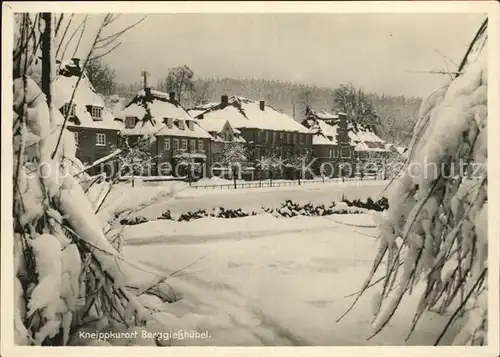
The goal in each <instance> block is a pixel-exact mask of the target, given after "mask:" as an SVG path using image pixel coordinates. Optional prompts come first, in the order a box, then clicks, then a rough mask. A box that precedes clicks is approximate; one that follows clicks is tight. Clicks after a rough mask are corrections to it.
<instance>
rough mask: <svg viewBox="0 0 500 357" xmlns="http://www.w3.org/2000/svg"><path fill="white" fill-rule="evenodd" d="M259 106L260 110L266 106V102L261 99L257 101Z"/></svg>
mask: <svg viewBox="0 0 500 357" xmlns="http://www.w3.org/2000/svg"><path fill="white" fill-rule="evenodd" d="M259 106H260V110H262V111H264V109H265V108H266V102H264V101H263V100H261V101H260V102H259Z"/></svg>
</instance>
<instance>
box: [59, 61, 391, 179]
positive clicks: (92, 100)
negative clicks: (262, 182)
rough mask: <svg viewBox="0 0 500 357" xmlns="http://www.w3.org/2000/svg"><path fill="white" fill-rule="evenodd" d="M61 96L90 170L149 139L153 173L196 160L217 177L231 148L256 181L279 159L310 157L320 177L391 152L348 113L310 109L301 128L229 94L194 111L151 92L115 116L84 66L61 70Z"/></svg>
mask: <svg viewBox="0 0 500 357" xmlns="http://www.w3.org/2000/svg"><path fill="white" fill-rule="evenodd" d="M80 76H82V78H81V80H80V81H79V83H78V78H79V77H80ZM77 83H78V87H77V90H76V91H75V94H74V98H73V101H72V103H73V104H72V105H71V106H70V102H71V97H72V95H73V90H74V88H75V86H76V85H77ZM54 90H55V95H54V97H55V98H56V105H57V107H58V108H59V109H60V111H61V112H62V113H63V114H69V119H68V126H67V127H68V129H69V130H70V131H72V132H73V133H74V135H75V139H76V141H77V145H78V150H77V156H78V157H79V159H80V160H81V161H82V162H83V163H84V164H89V163H92V162H95V161H96V160H98V159H100V158H102V157H104V156H106V155H109V154H110V153H111V152H112V151H113V150H114V148H116V147H119V146H120V145H122V144H123V141H124V140H125V141H127V142H128V143H129V144H133V143H134V142H136V141H137V140H139V139H141V138H144V137H149V138H150V139H151V140H150V145H151V147H150V150H151V153H152V156H154V158H155V159H154V160H153V163H154V166H155V172H151V171H150V172H149V173H150V174H155V175H176V174H178V172H174V170H173V168H175V167H177V166H178V164H179V163H181V162H183V161H185V160H187V159H189V160H191V161H192V162H195V163H197V164H199V165H200V167H202V168H203V169H204V170H205V172H206V174H207V175H208V176H210V174H211V173H213V171H211V169H210V168H211V167H213V164H214V163H219V162H220V161H221V160H222V155H223V148H224V145H225V143H227V142H236V143H239V144H241V145H244V146H246V147H247V148H248V150H247V152H248V153H249V155H248V158H247V162H246V165H244V170H243V175H244V176H246V177H247V178H249V179H255V178H256V176H255V175H265V174H266V173H265V172H259V170H257V173H256V170H255V169H256V168H257V167H258V165H257V163H258V162H259V161H261V160H262V158H263V157H266V155H269V153H271V152H274V153H276V152H278V155H279V156H280V157H282V158H287V157H290V156H292V155H295V154H297V155H304V154H308V153H309V154H310V157H311V158H315V159H316V160H315V165H314V170H316V171H317V170H318V169H319V166H320V165H321V163H323V162H325V161H328V162H335V163H337V164H338V163H340V162H345V161H356V160H359V159H366V158H370V157H374V156H376V157H377V156H378V157H381V156H383V155H384V154H385V153H387V152H389V150H390V148H388V147H386V143H385V142H384V141H383V140H382V139H380V138H379V137H377V136H376V135H375V134H374V133H373V132H371V131H369V130H367V129H366V128H364V127H354V126H353V125H352V124H351V123H349V121H348V118H347V115H346V114H345V113H336V114H331V113H327V112H325V111H314V110H310V109H308V111H307V113H306V117H305V118H304V119H303V120H302V121H301V122H298V121H296V120H294V119H293V118H291V117H290V116H288V115H286V114H284V113H282V112H280V111H278V110H276V109H274V108H273V107H271V106H270V105H269V104H268V103H265V102H264V101H254V100H250V99H246V98H242V97H237V96H227V95H223V96H222V97H221V99H220V102H217V103H210V104H206V105H203V106H199V107H196V108H191V109H186V108H184V107H183V106H182V105H181V104H180V103H179V102H178V101H177V100H176V98H175V94H174V93H171V94H167V93H163V92H159V91H156V90H154V89H152V88H149V87H147V86H146V87H145V88H143V89H142V90H140V91H139V92H138V93H137V94H136V96H135V97H134V98H133V99H132V101H130V103H127V104H126V105H125V107H124V108H123V109H121V110H119V111H117V112H112V111H111V110H109V109H108V108H107V106H106V104H105V102H104V100H103V98H102V97H101V96H100V95H99V94H98V93H97V92H96V91H95V89H94V88H93V86H92V84H91V83H90V82H89V81H88V79H87V77H86V76H85V75H82V74H81V67H80V63H79V60H78V59H73V60H71V61H69V62H67V63H63V64H61V66H60V70H59V74H58V76H57V78H56V79H55V81H54ZM163 164H168V165H163ZM219 169H222V168H220V167H219Z"/></svg>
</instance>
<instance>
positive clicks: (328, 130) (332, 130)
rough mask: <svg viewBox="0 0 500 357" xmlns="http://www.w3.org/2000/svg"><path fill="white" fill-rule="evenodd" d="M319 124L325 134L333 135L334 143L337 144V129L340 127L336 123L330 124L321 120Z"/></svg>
mask: <svg viewBox="0 0 500 357" xmlns="http://www.w3.org/2000/svg"><path fill="white" fill-rule="evenodd" d="M317 124H318V126H319V129H320V131H321V133H322V134H323V135H324V136H327V137H331V138H332V139H331V140H332V142H333V144H332V145H337V129H338V125H336V124H334V125H330V124H327V123H325V122H323V121H321V120H318V122H317Z"/></svg>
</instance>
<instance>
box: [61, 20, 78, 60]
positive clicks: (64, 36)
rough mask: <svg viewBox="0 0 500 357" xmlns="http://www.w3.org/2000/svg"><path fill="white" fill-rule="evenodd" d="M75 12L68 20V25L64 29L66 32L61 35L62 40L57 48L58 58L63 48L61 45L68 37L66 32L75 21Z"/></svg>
mask: <svg viewBox="0 0 500 357" xmlns="http://www.w3.org/2000/svg"><path fill="white" fill-rule="evenodd" d="M74 15H75V14H71V16H70V18H69V20H68V23H67V24H66V27H65V29H64V32H63V35H62V37H61V40H60V42H59V45H58V46H57V50H56V58H57V56H58V55H59V51H60V50H61V47H62V44H63V42H64V39H65V38H66V34H67V33H68V30H69V27H70V26H71V24H72V23H73V16H74Z"/></svg>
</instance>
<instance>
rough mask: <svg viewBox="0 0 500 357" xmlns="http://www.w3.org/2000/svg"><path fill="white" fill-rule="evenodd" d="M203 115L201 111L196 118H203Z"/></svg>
mask: <svg viewBox="0 0 500 357" xmlns="http://www.w3.org/2000/svg"><path fill="white" fill-rule="evenodd" d="M204 117H205V115H204V114H203V113H201V114H200V115H198V116H197V118H198V119H203V118H204Z"/></svg>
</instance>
